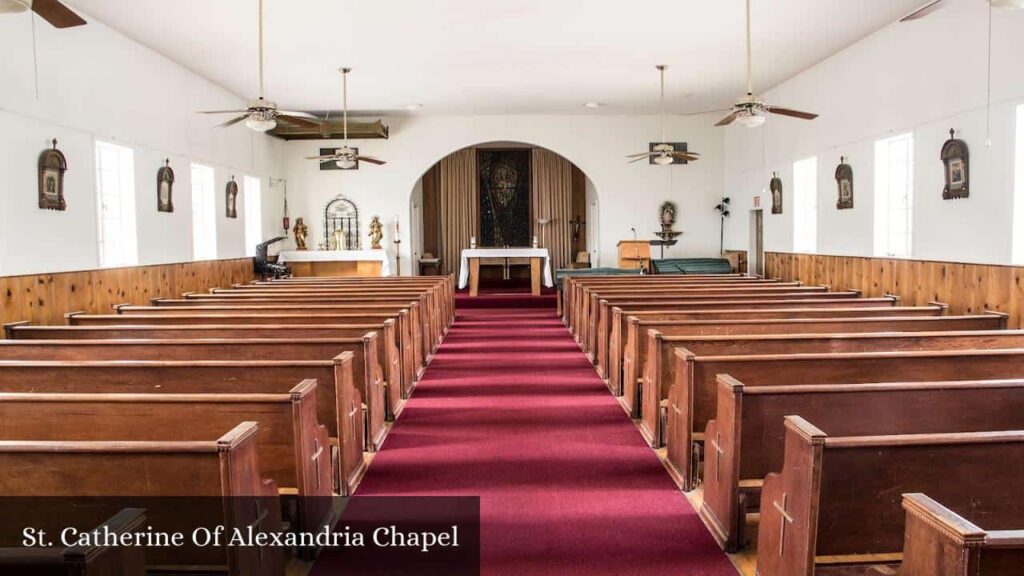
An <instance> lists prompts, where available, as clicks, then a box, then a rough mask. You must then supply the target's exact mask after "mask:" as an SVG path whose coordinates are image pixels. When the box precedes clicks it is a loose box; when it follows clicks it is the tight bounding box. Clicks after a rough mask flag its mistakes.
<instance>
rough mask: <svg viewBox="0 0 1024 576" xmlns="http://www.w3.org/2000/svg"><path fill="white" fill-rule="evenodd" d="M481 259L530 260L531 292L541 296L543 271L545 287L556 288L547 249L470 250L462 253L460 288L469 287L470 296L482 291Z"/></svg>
mask: <svg viewBox="0 0 1024 576" xmlns="http://www.w3.org/2000/svg"><path fill="white" fill-rule="evenodd" d="M481 258H526V259H529V260H530V291H531V292H532V293H533V295H534V296H540V283H541V277H542V274H541V271H542V270H543V279H544V285H545V286H547V287H548V288H552V287H554V285H555V283H554V282H553V281H552V279H551V255H550V254H548V250H547V248H469V249H466V250H463V251H462V261H461V262H460V265H459V288H465V287H466V286H467V285H468V286H469V295H470V296H476V295H477V294H478V293H479V291H480V259H481Z"/></svg>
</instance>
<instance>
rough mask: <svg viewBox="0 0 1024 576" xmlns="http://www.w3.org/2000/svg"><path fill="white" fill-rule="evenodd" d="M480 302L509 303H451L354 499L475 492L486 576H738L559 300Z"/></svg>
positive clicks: (323, 568) (483, 299) (321, 568)
mask: <svg viewBox="0 0 1024 576" xmlns="http://www.w3.org/2000/svg"><path fill="white" fill-rule="evenodd" d="M487 298H492V299H493V303H494V304H495V305H496V306H508V305H509V304H510V303H511V304H513V307H504V308H501V307H495V308H483V307H480V308H465V307H463V308H461V309H459V314H458V321H457V323H456V324H455V325H454V326H453V327H452V329H451V331H450V333H449V334H448V337H447V339H446V340H445V343H444V344H443V345H442V346H441V348H440V350H439V351H438V353H437V356H436V357H435V358H434V361H433V363H432V364H431V365H430V367H429V369H428V370H427V372H426V375H425V377H424V379H423V381H422V382H420V384H419V385H418V386H417V388H416V392H415V395H414V396H413V399H412V400H411V401H410V403H409V404H408V406H407V407H406V409H405V413H404V414H403V415H402V417H401V419H400V420H399V422H398V424H397V425H396V426H395V428H394V429H393V430H392V431H391V435H390V436H389V438H388V440H387V442H386V444H385V446H384V449H383V451H382V452H380V453H379V454H378V455H377V457H376V458H375V460H374V462H373V464H372V466H371V467H370V471H369V473H368V475H367V477H366V479H365V480H364V481H363V484H362V486H361V487H360V489H359V492H358V495H363V496H367V495H370V496H373V495H396V496H413V495H416V496H419V495H444V496H450V495H479V496H480V497H481V513H482V522H483V526H482V539H483V551H482V563H483V571H482V573H483V574H502V575H505V574H509V575H513V574H516V575H519V574H522V575H531V576H535V575H541V574H558V575H567V574H579V575H595V574H615V575H624V574H645V575H646V574H679V575H685V576H705V575H707V576H711V575H714V576H718V575H733V574H736V571H735V570H734V569H733V567H732V564H731V563H730V562H729V561H728V559H727V558H726V557H725V555H724V554H723V553H722V552H721V551H720V550H719V548H718V547H717V546H716V545H715V543H714V541H713V540H712V538H711V536H710V534H709V533H708V532H707V530H706V529H705V527H704V525H703V524H702V523H701V521H700V519H699V518H698V517H697V514H696V513H695V512H694V510H693V509H692V508H691V507H690V505H689V503H688V502H687V500H686V498H685V497H684V496H683V494H682V493H681V492H679V491H678V490H677V489H676V487H675V485H674V484H673V483H672V481H671V480H670V479H669V476H668V474H667V473H666V472H665V470H664V468H662V466H661V464H660V463H659V462H658V459H657V457H656V456H655V454H654V453H653V452H652V451H651V450H650V448H648V447H647V446H646V445H645V444H644V441H643V439H642V438H641V437H640V434H639V432H637V430H636V428H635V427H634V426H633V424H632V423H630V421H629V420H628V419H627V417H626V415H625V413H624V412H623V411H622V409H621V408H620V407H619V405H618V403H617V402H616V401H615V399H614V398H612V396H610V395H609V394H608V390H607V388H605V386H604V384H603V383H602V382H601V380H600V379H599V378H598V377H597V375H596V374H595V372H594V370H593V368H592V367H591V366H590V363H589V362H588V361H587V360H586V358H585V357H584V356H583V354H582V353H581V352H580V350H579V348H578V346H577V345H576V344H575V342H573V340H572V338H571V337H570V336H569V334H568V332H567V331H566V330H565V328H564V327H563V326H562V324H561V322H559V320H558V319H557V318H556V316H555V311H554V307H553V306H554V305H553V300H552V299H551V298H542V299H533V300H532V301H529V300H526V299H523V302H527V301H529V302H532V304H531V305H533V306H537V305H538V304H537V303H538V302H539V303H543V304H550V306H551V307H549V308H523V307H521V303H518V305H519V307H515V306H516V305H517V302H510V301H509V300H510V298H502V297H500V296H490V297H488V296H481V297H480V298H477V299H474V300H475V301H474V302H473V304H472V305H477V306H479V305H485V303H486V299H487ZM515 298H516V297H512V298H511V299H515ZM460 303H465V299H462V297H460ZM324 564H327V563H326V562H320V563H319V565H318V566H317V567H316V569H314V570H313V574H314V575H318V574H329V573H332V572H333V570H329V569H328V566H325V565H324Z"/></svg>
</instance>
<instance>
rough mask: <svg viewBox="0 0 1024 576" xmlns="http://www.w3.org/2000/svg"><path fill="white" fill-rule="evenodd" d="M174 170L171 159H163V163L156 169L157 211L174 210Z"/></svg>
mask: <svg viewBox="0 0 1024 576" xmlns="http://www.w3.org/2000/svg"><path fill="white" fill-rule="evenodd" d="M173 194H174V170H173V169H172V168H171V159H170V158H168V159H166V160H164V165H163V166H161V167H160V169H159V170H157V171H156V210H157V212H174V197H173Z"/></svg>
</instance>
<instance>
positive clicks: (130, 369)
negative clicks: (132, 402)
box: [0, 353, 387, 487]
mask: <svg viewBox="0 0 1024 576" xmlns="http://www.w3.org/2000/svg"><path fill="white" fill-rule="evenodd" d="M352 358H353V355H352V354H351V353H344V354H341V355H339V356H338V358H336V359H335V360H334V361H328V362H324V361H319V360H317V361H308V360H306V361H302V360H287V361H285V360H282V361H269V360H260V361H256V360H249V361H225V360H218V361H142V360H91V361H70V360H69V361H57V360H50V361H43V360H33V361H29V360H24V361H22V360H0V382H3V384H2V385H0V388H2V390H3V391H4V392H21V393H28V392H52V393H67V394H86V393H89V394H92V393H110V394H154V393H157V394H288V393H290V392H291V390H292V388H294V386H295V382H296V381H301V380H305V379H314V380H316V381H317V387H316V408H317V422H319V423H320V424H323V425H324V426H325V427H326V428H327V433H328V434H329V435H330V441H331V444H332V446H337V458H336V459H335V462H334V464H335V466H336V472H335V476H336V477H338V478H341V482H340V484H341V485H342V486H343V487H345V486H348V487H353V486H355V484H356V483H357V482H358V480H359V478H360V477H361V476H362V474H363V472H364V468H365V466H366V463H365V461H364V458H363V449H364V443H365V444H366V446H365V448H366V449H369V450H375V449H376V448H377V447H379V445H380V443H381V442H383V439H384V436H385V434H386V433H387V427H386V426H384V423H383V418H382V417H376V416H373V417H374V418H375V421H373V422H367V421H368V420H370V419H371V416H372V415H373V414H374V413H373V412H370V411H367V416H365V417H364V415H363V410H362V395H361V394H360V391H359V390H358V389H357V388H356V386H355V384H354V383H353V381H352V362H353V360H352ZM368 431H369V434H368V433H367V432H368Z"/></svg>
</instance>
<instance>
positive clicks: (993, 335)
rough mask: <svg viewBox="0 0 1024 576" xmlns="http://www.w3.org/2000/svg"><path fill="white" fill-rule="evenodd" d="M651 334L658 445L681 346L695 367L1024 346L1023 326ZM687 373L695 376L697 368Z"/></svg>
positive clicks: (648, 383)
mask: <svg viewBox="0 0 1024 576" xmlns="http://www.w3.org/2000/svg"><path fill="white" fill-rule="evenodd" d="M647 337H648V344H647V360H646V362H645V363H644V377H643V386H642V387H641V405H642V409H641V417H642V420H641V423H640V430H641V433H643V435H644V438H645V439H647V440H648V441H649V442H650V443H651V446H653V447H655V448H660V447H661V446H663V445H664V443H665V442H664V440H665V439H664V436H663V433H664V429H663V427H664V425H665V420H664V414H663V412H662V407H663V406H665V405H666V403H667V399H668V393H669V389H670V388H671V387H672V386H673V385H675V383H676V370H677V369H678V367H679V366H680V364H679V363H677V362H676V361H675V354H676V351H677V350H680V351H682V354H683V355H684V356H686V357H687V363H686V364H684V366H692V365H693V363H694V362H696V361H697V359H698V358H700V357H706V356H711V357H716V356H718V357H720V356H747V355H758V354H760V355H765V354H823V353H836V354H842V353H847V352H887V351H891V352H898V351H906V352H912V351H915V350H985V349H994V348H1024V330H992V331H984V332H954V331H944V332H883V333H877V332H874V333H849V334H838V333H833V334H769V335H752V336H705V337H700V338H672V339H670V340H667V341H666V339H665V337H664V336H663V335H662V334H661V333H660V332H658V331H657V330H648V333H647ZM689 375H690V376H697V374H694V373H693V372H690V373H689ZM700 376H701V377H704V378H711V379H712V381H709V382H693V383H688V384H687V385H688V386H691V387H694V388H698V387H704V386H707V387H710V388H713V387H714V386H715V383H714V380H713V379H714V378H715V375H713V374H709V373H704V372H702V373H700Z"/></svg>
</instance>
